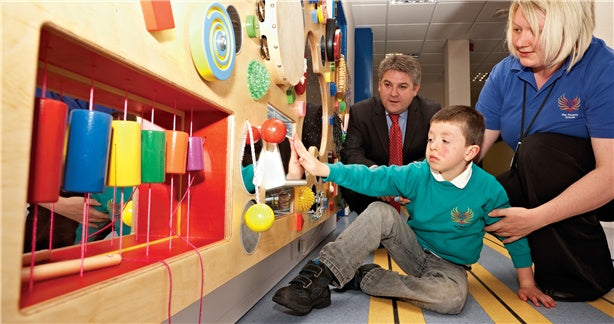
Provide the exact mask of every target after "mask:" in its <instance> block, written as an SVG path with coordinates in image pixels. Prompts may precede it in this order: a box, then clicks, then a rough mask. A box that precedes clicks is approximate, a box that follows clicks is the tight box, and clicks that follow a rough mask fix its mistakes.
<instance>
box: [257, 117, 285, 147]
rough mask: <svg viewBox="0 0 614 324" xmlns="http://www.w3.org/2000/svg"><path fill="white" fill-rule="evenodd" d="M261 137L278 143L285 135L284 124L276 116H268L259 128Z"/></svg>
mask: <svg viewBox="0 0 614 324" xmlns="http://www.w3.org/2000/svg"><path fill="white" fill-rule="evenodd" d="M260 131H261V133H262V138H263V139H264V140H265V141H267V142H269V143H275V144H279V143H281V142H282V141H283V140H284V138H285V137H286V125H285V124H284V123H283V122H282V121H281V120H279V119H277V118H269V119H267V120H266V121H265V122H264V123H262V127H261V128H260Z"/></svg>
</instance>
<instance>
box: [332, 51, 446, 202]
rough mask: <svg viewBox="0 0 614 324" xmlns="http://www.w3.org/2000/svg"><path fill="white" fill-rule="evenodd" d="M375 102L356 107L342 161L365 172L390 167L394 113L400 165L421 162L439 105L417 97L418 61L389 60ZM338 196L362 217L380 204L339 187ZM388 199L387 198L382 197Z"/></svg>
mask: <svg viewBox="0 0 614 324" xmlns="http://www.w3.org/2000/svg"><path fill="white" fill-rule="evenodd" d="M377 74H378V80H379V81H378V91H379V98H378V97H371V98H369V99H365V100H362V101H360V102H358V103H356V104H354V105H353V106H352V107H351V108H350V110H349V114H350V119H349V122H348V129H347V134H346V138H345V143H344V145H343V149H342V150H341V162H343V163H345V164H364V165H366V166H368V167H376V166H379V165H389V162H390V153H389V135H388V134H389V129H390V125H391V124H392V121H391V119H390V117H389V115H390V114H398V115H399V117H398V123H399V126H400V129H401V134H403V151H402V153H403V154H402V155H403V163H402V164H408V163H411V162H413V161H416V160H421V159H424V152H425V150H426V140H427V134H428V129H429V123H430V120H431V117H432V116H433V114H435V112H437V111H438V110H439V109H441V105H440V104H438V103H436V102H434V101H431V100H428V99H425V98H421V97H420V96H418V90H419V89H420V78H421V70H420V64H419V63H418V61H416V59H414V58H413V57H411V56H409V55H390V56H387V57H386V58H385V59H384V60H383V61H382V62H381V63H380V65H379V68H378V72H377ZM340 190H341V195H342V197H343V199H344V200H345V202H346V203H347V204H348V206H349V207H350V210H352V211H354V212H356V213H357V214H360V213H361V212H362V211H363V210H365V209H366V208H367V206H368V205H369V204H370V203H372V202H374V201H377V200H379V199H380V198H377V197H368V196H364V195H362V194H359V193H356V192H354V191H352V190H349V189H346V188H343V187H341V188H340ZM381 199H384V200H390V199H391V197H381Z"/></svg>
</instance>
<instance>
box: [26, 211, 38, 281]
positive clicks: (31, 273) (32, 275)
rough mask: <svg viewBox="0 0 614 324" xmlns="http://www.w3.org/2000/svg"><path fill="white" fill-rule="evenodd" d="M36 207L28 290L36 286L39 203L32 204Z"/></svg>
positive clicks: (33, 221)
mask: <svg viewBox="0 0 614 324" xmlns="http://www.w3.org/2000/svg"><path fill="white" fill-rule="evenodd" d="M32 209H34V219H33V220H32V240H31V241H32V242H31V243H30V282H29V286H28V290H29V291H30V292H32V289H33V288H34V252H36V223H38V204H32Z"/></svg>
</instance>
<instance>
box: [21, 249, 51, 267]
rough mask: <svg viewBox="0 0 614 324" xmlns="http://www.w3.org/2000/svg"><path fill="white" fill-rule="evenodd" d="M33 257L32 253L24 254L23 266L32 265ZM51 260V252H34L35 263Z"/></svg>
mask: <svg viewBox="0 0 614 324" xmlns="http://www.w3.org/2000/svg"><path fill="white" fill-rule="evenodd" d="M31 257H32V252H28V253H24V254H23V257H22V258H21V265H22V266H24V267H26V266H29V265H30V260H31ZM49 259H51V250H47V249H45V250H38V251H36V252H34V263H39V262H41V261H45V260H49Z"/></svg>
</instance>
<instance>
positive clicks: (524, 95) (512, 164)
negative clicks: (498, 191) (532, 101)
mask: <svg viewBox="0 0 614 324" xmlns="http://www.w3.org/2000/svg"><path fill="white" fill-rule="evenodd" d="M556 81H558V79H557V80H556ZM556 81H554V82H553V83H552V86H551V87H550V90H549V91H548V94H547V95H546V98H544V101H542V104H541V105H540V106H539V108H538V109H537V112H536V113H535V116H533V119H532V120H531V122H530V123H529V126H528V127H527V129H526V131H525V129H524V114H525V110H526V101H527V84H526V83H525V84H524V90H523V92H522V120H521V124H520V138H519V139H518V143H516V148H515V149H514V155H513V156H512V160H511V161H510V168H511V169H514V168H515V167H516V163H515V162H516V154H517V153H518V149H519V148H520V144H521V143H522V140H523V139H524V138H525V137H527V135H529V131H530V130H531V126H533V123H534V122H535V119H537V115H539V113H540V112H541V111H542V109H543V108H544V105H545V104H546V100H548V97H550V94H551V93H552V90H553V89H554V86H555V85H556Z"/></svg>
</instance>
